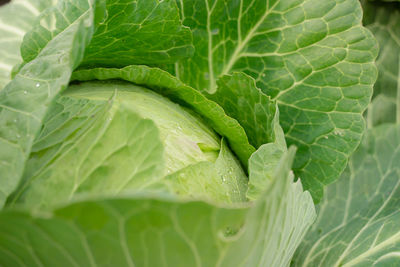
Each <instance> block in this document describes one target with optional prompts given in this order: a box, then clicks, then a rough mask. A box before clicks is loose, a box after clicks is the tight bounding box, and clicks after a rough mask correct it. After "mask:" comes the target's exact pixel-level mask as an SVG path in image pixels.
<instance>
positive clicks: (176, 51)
mask: <svg viewBox="0 0 400 267" xmlns="http://www.w3.org/2000/svg"><path fill="white" fill-rule="evenodd" d="M61 3H62V2H61ZM87 4H88V3H87V1H82V0H80V1H76V5H75V6H70V5H64V4H60V5H58V6H57V7H54V8H52V9H49V10H47V11H46V12H45V13H44V14H42V16H41V20H40V22H38V23H37V24H36V25H35V26H34V30H33V31H31V32H29V33H28V34H27V36H26V37H25V39H24V42H23V43H22V48H23V50H22V56H23V58H24V60H25V61H26V62H29V61H30V60H32V59H33V58H35V57H36V55H37V54H38V53H39V52H40V51H41V49H42V48H43V47H44V46H45V45H46V43H48V42H49V41H50V40H51V39H52V38H53V37H54V36H55V35H57V34H58V33H59V32H61V31H63V30H64V29H65V28H66V27H68V25H69V24H71V23H73V22H74V21H76V20H77V19H79V17H80V16H81V15H82V10H87ZM99 4H101V5H105V8H106V12H104V10H103V9H101V8H100V9H99V10H96V11H95V13H96V18H95V20H96V22H100V23H99V24H98V26H97V28H96V31H95V33H94V35H93V38H92V40H91V42H90V44H89V46H88V47H87V49H86V51H85V57H84V59H83V62H82V64H83V65H86V66H87V65H89V66H91V65H95V66H111V67H115V66H119V67H120V66H126V65H130V64H161V63H173V62H175V61H176V60H178V59H180V58H182V57H187V56H189V55H191V54H192V52H193V47H192V44H191V41H192V36H191V32H190V30H189V29H188V28H186V27H182V24H181V22H180V18H179V11H178V8H177V6H176V3H175V1H173V0H167V1H159V0H135V1H133V0H123V1H115V0H111V1H99ZM96 25H97V23H96ZM155 40H157V41H155Z"/></svg>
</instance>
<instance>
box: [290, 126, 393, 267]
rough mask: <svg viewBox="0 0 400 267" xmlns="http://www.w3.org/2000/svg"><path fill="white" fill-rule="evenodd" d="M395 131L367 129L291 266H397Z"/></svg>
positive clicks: (385, 127)
mask: <svg viewBox="0 0 400 267" xmlns="http://www.w3.org/2000/svg"><path fill="white" fill-rule="evenodd" d="M399 162H400V126H398V125H397V126H395V125H382V126H379V127H377V128H374V129H372V130H369V131H368V132H367V134H366V137H365V139H364V141H363V143H362V145H361V146H360V147H359V148H358V150H357V151H356V152H355V153H354V155H353V156H352V158H351V160H350V162H349V166H348V168H347V169H346V171H345V172H344V173H343V176H342V177H341V178H340V179H339V180H338V181H337V182H336V183H335V184H332V185H330V186H328V189H327V192H326V195H325V197H324V200H323V201H322V202H321V203H320V204H319V212H318V218H317V221H316V223H315V224H314V225H313V226H312V228H311V229H310V231H309V232H308V233H307V235H306V237H305V240H304V241H303V243H302V244H301V246H300V247H299V249H298V251H297V252H296V256H295V258H294V264H293V266H312V267H315V266H332V267H338V266H397V265H398V264H399V250H400V224H399V221H400V210H399V206H400V164H399Z"/></svg>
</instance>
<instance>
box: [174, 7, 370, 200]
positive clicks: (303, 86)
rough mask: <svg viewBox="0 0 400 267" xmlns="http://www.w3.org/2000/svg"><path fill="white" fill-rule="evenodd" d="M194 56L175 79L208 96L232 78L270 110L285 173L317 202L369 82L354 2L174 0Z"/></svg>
mask: <svg viewBox="0 0 400 267" xmlns="http://www.w3.org/2000/svg"><path fill="white" fill-rule="evenodd" d="M177 2H178V3H179V5H180V8H181V10H182V17H183V19H184V20H183V23H184V25H186V26H189V27H190V28H191V30H192V32H193V40H194V46H195V49H196V50H195V55H194V56H193V57H192V58H190V59H188V60H184V61H181V62H179V64H177V65H176V66H175V72H176V74H177V76H178V77H179V78H180V79H181V80H182V81H184V82H186V83H188V84H189V85H191V86H192V87H193V88H196V89H198V90H200V91H206V92H210V93H213V92H214V91H215V90H216V81H217V79H218V78H219V77H221V76H223V75H226V74H231V73H232V72H234V71H242V72H245V73H246V74H248V75H250V76H252V77H253V78H254V79H255V80H256V83H257V87H259V88H260V89H261V90H262V91H263V92H264V93H265V94H267V95H269V96H271V98H272V99H274V100H276V101H277V103H278V105H279V111H280V123H281V126H282V128H283V130H284V132H285V136H286V141H287V142H288V144H289V145H291V144H295V145H296V146H297V147H298V148H299V149H298V153H297V156H296V159H295V163H294V170H295V173H296V174H297V175H298V176H300V178H301V179H302V181H303V185H304V186H305V188H307V189H309V190H310V191H311V193H312V195H313V198H314V199H315V200H316V201H318V200H319V199H320V198H321V197H322V194H323V185H325V184H328V183H330V182H332V181H334V180H335V179H337V178H338V177H339V176H340V174H341V172H342V171H343V170H344V168H345V166H346V164H347V160H348V157H349V156H350V154H351V153H352V152H353V151H354V150H355V148H356V147H357V146H358V144H359V142H360V140H361V136H362V133H363V131H364V120H363V117H362V115H361V114H362V113H363V112H364V110H365V109H366V107H367V105H368V103H369V100H370V97H371V94H372V85H373V83H374V82H375V79H376V68H375V66H374V59H375V57H376V54H377V44H376V41H375V40H374V38H373V36H372V34H371V33H370V32H369V31H368V30H366V29H365V28H363V27H362V26H361V17H362V11H361V7H360V3H359V2H358V0H324V1H321V0H270V1H250V0H238V1H218V0H213V1H204V0H196V1H193V0H177Z"/></svg>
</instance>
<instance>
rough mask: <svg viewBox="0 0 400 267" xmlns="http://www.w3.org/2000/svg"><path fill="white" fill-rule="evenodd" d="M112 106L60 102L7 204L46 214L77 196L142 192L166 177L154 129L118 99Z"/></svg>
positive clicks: (45, 125) (158, 140)
mask: <svg viewBox="0 0 400 267" xmlns="http://www.w3.org/2000/svg"><path fill="white" fill-rule="evenodd" d="M110 101H111V103H107V101H105V102H101V101H93V100H91V101H88V100H82V99H77V98H72V97H60V98H59V99H57V101H56V102H55V103H54V104H53V106H52V107H51V108H50V110H49V112H51V113H50V114H51V116H49V117H48V118H47V120H44V122H43V125H44V129H43V130H42V131H41V133H40V135H39V137H38V138H37V139H36V140H35V144H34V146H33V149H32V153H31V155H30V158H29V161H28V162H27V168H26V171H25V173H24V182H23V183H22V184H21V186H20V187H19V189H18V190H16V192H15V193H14V194H13V195H12V197H11V199H10V201H9V202H10V203H9V204H11V203H12V204H19V205H24V206H26V207H30V208H41V209H43V208H48V207H49V206H50V207H52V206H54V204H55V203H59V202H65V201H67V200H69V199H72V198H73V197H74V196H75V195H83V194H85V195H96V196H97V195H103V196H106V195H116V194H119V193H121V192H123V191H127V190H132V189H134V190H142V189H143V188H145V187H146V186H148V185H150V184H152V183H154V182H156V181H158V180H160V179H161V178H162V177H163V175H164V161H163V150H164V149H163V145H162V143H161V141H160V139H159V135H158V129H157V127H156V126H155V124H154V123H153V122H152V121H151V120H145V119H142V118H141V117H139V116H138V115H137V114H135V113H134V112H133V111H132V110H131V109H130V108H129V107H127V106H126V105H127V103H124V102H122V101H121V100H120V99H113V100H110ZM57 109H58V110H57Z"/></svg>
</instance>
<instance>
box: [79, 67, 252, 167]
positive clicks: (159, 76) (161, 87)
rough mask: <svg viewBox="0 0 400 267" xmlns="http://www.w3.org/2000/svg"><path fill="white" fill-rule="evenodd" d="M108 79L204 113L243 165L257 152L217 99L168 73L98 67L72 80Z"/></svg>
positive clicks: (204, 116)
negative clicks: (152, 92) (151, 92)
mask: <svg viewBox="0 0 400 267" xmlns="http://www.w3.org/2000/svg"><path fill="white" fill-rule="evenodd" d="M96 79H97V80H109V79H122V80H126V81H129V82H133V83H134V84H137V85H143V86H146V87H148V88H151V89H152V90H153V91H155V92H157V93H159V94H161V95H163V96H165V97H168V98H169V99H171V100H172V101H173V102H175V103H178V104H180V105H182V106H184V107H188V108H190V109H191V110H193V111H195V112H196V113H197V114H198V115H200V116H202V117H203V119H204V120H205V122H206V123H207V124H208V125H210V126H211V127H212V128H213V129H214V130H215V131H216V132H217V133H219V134H220V135H222V136H224V137H226V139H227V141H228V143H229V145H230V146H231V148H232V150H233V151H234V152H235V153H236V155H237V157H238V158H239V159H240V161H241V163H242V164H243V166H246V167H247V165H248V159H249V157H250V155H251V154H252V153H253V152H254V151H255V149H254V147H253V146H251V145H250V144H249V142H248V140H247V136H246V133H245V131H244V130H243V128H242V127H241V126H240V124H239V123H238V122H237V121H236V120H235V119H232V118H231V117H229V116H227V115H226V114H225V112H224V110H223V109H222V108H221V107H220V106H219V105H218V104H216V103H215V102H213V101H211V100H208V99H207V98H206V97H205V96H203V95H202V94H201V93H199V92H198V91H196V90H195V89H193V88H191V87H189V86H187V85H185V84H184V83H182V82H181V81H180V80H178V79H176V78H175V77H174V76H172V75H170V74H169V73H167V72H165V71H163V70H161V69H158V68H149V67H146V66H134V65H133V66H128V67H125V68H122V69H111V68H110V69H106V68H96V69H91V70H80V71H76V72H75V73H74V74H73V76H72V80H78V81H90V80H96Z"/></svg>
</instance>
